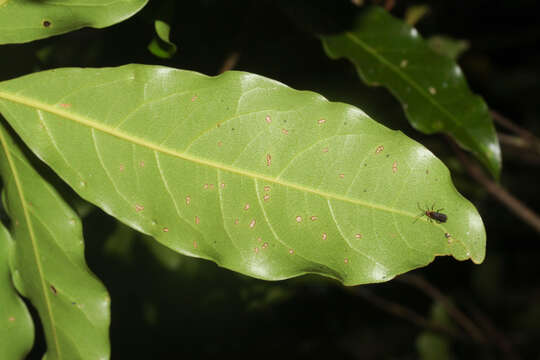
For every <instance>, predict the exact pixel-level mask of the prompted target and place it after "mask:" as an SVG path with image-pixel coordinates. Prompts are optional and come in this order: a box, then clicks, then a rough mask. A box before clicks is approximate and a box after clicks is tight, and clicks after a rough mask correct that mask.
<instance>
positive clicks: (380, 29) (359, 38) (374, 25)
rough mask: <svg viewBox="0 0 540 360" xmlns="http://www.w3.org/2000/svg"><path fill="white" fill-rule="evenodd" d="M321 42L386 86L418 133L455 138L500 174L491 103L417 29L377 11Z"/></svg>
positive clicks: (367, 77)
mask: <svg viewBox="0 0 540 360" xmlns="http://www.w3.org/2000/svg"><path fill="white" fill-rule="evenodd" d="M322 42H323V46H324V49H325V51H326V53H327V54H328V56H330V57H331V58H333V59H337V58H341V57H346V58H347V59H349V60H350V61H352V62H353V63H354V65H355V66H356V69H357V71H358V74H359V75H360V77H361V78H362V79H363V80H364V81H365V82H366V83H368V84H370V85H379V84H381V85H383V86H385V87H387V88H388V89H389V90H390V91H391V92H392V93H393V94H394V95H395V96H396V97H397V98H398V99H399V101H400V102H401V103H402V105H403V108H404V110H405V114H406V115H407V118H408V119H409V121H410V123H411V124H412V126H414V127H415V128H416V129H417V130H419V131H421V132H423V133H426V134H433V133H439V132H444V133H448V134H450V135H451V136H452V137H454V139H455V140H456V141H457V142H458V143H459V144H460V145H461V146H462V147H463V148H465V149H468V150H470V151H471V152H472V153H473V154H474V155H475V156H476V157H477V158H478V159H479V160H480V161H481V162H482V163H483V164H484V165H485V166H486V167H487V168H488V169H489V170H490V172H491V173H492V174H493V175H494V176H495V177H498V176H499V174H500V171H501V153H500V148H499V142H498V140H497V136H496V134H495V129H494V127H493V123H492V120H491V117H490V115H489V112H488V107H487V105H486V104H485V102H484V101H483V100H482V98H481V97H479V96H477V95H474V94H473V93H472V92H471V91H470V89H469V88H468V86H467V83H466V81H465V78H464V76H463V73H462V72H461V69H460V68H459V66H458V65H457V64H456V63H455V62H454V61H452V60H451V59H449V58H447V57H445V56H441V55H438V54H436V53H435V52H433V50H431V48H430V47H429V45H428V44H427V43H426V41H424V40H423V39H422V38H421V37H420V35H419V34H418V32H417V31H416V29H414V28H411V27H410V26H409V25H407V24H406V23H404V22H402V21H400V20H398V19H395V18H393V17H392V16H391V15H390V14H388V13H387V12H386V11H384V10H383V9H381V8H378V7H373V8H370V9H368V10H367V11H365V12H364V13H362V14H361V15H360V16H359V17H358V18H357V20H356V23H355V25H354V28H353V29H352V30H351V31H349V32H345V33H342V34H339V35H333V36H323V37H322Z"/></svg>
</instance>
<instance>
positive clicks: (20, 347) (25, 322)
mask: <svg viewBox="0 0 540 360" xmlns="http://www.w3.org/2000/svg"><path fill="white" fill-rule="evenodd" d="M12 245H13V244H12V240H11V236H10V235H9V232H8V231H7V229H6V228H5V227H4V225H2V224H0V359H6V360H17V359H24V357H25V356H26V354H28V352H29V351H30V349H31V348H32V343H33V342H34V326H33V323H32V318H31V317H30V314H29V312H28V310H27V309H26V305H25V304H24V302H23V301H22V299H21V298H20V297H19V295H18V294H17V291H16V290H15V288H14V286H13V284H12V282H11V271H10V269H9V254H10V252H11V250H10V248H11V246H12Z"/></svg>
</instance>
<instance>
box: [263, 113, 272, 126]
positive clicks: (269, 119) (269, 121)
mask: <svg viewBox="0 0 540 360" xmlns="http://www.w3.org/2000/svg"><path fill="white" fill-rule="evenodd" d="M265 120H266V122H267V123H269V124H270V123H271V122H272V118H271V117H270V115H266V118H265Z"/></svg>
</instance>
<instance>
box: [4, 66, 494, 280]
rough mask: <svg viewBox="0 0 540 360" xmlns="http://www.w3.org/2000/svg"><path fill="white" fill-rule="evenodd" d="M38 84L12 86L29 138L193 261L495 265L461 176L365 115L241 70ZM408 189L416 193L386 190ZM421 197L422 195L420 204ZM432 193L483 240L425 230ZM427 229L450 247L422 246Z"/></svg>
mask: <svg viewBox="0 0 540 360" xmlns="http://www.w3.org/2000/svg"><path fill="white" fill-rule="evenodd" d="M38 78H39V79H40V80H39V81H37V79H38ZM35 79H36V81H33V80H32V76H28V77H25V78H22V79H19V81H11V82H5V83H3V84H0V110H2V111H6V109H10V112H14V113H13V116H8V121H10V123H11V124H12V126H13V127H14V128H15V129H16V131H17V132H18V133H19V134H20V135H21V136H22V137H23V139H24V140H25V141H27V142H28V144H29V146H30V147H31V148H32V149H33V150H34V151H36V153H37V154H38V156H39V157H40V158H42V159H44V160H45V161H47V163H48V164H49V165H51V166H52V167H53V169H55V170H56V171H57V172H58V173H59V175H60V176H61V177H63V178H64V179H65V180H66V181H67V182H68V183H69V184H70V185H71V186H72V187H73V188H74V189H75V190H76V191H77V192H79V194H80V195H81V196H83V197H85V198H86V199H88V200H89V201H91V202H93V203H95V204H97V205H98V206H100V207H102V208H103V209H104V210H105V211H106V212H108V213H110V214H112V215H113V216H115V217H117V218H119V219H120V220H122V221H123V222H124V223H126V224H128V225H129V226H131V227H133V228H135V229H137V230H139V231H142V232H144V233H146V234H149V235H152V236H154V237H155V238H156V239H158V240H159V241H160V242H162V243H163V244H165V245H167V246H168V247H170V248H172V249H174V250H176V251H178V252H181V253H184V254H187V255H190V256H196V257H202V258H206V259H211V260H213V261H215V262H217V263H218V264H220V265H221V266H224V267H227V268H230V269H233V270H235V271H239V272H242V273H244V274H248V275H250V276H254V277H258V278H264V279H272V280H278V279H284V278H288V277H292V276H298V275H301V274H304V273H307V272H311V273H319V274H323V275H325V276H330V277H333V278H337V279H339V280H341V281H343V282H344V283H346V284H357V283H366V282H372V281H384V280H388V279H390V278H391V277H393V276H394V275H396V274H397V273H400V272H404V271H408V270H410V269H411V268H414V267H417V266H421V265H425V264H427V263H429V262H430V261H432V259H433V257H434V256H435V255H439V254H452V255H453V256H455V257H457V258H459V259H465V258H469V257H472V258H473V260H474V261H475V262H481V261H482V259H483V252H484V250H483V246H484V241H485V233H484V231H483V225H482V224H481V220H480V218H479V217H478V215H477V213H476V210H474V207H472V205H470V203H468V202H467V201H466V200H464V199H463V198H462V197H461V196H460V195H459V194H458V193H457V192H456V191H455V188H454V187H453V186H452V185H451V180H450V177H449V173H448V170H447V169H446V168H445V167H444V166H443V165H442V163H440V161H439V160H437V159H436V158H434V157H433V155H432V154H431V153H429V151H427V150H426V149H424V148H423V147H421V146H420V145H418V144H416V143H414V142H413V141H411V140H410V139H408V138H406V137H405V136H404V135H403V134H401V133H399V132H394V131H391V130H388V129H386V128H384V127H383V126H381V125H379V124H377V123H375V122H374V121H372V120H371V119H369V118H368V117H367V116H366V115H365V114H364V113H363V112H361V111H360V110H358V109H356V108H354V107H352V106H349V105H346V104H340V103H330V102H328V101H327V100H326V99H324V98H323V97H321V96H320V95H317V94H314V93H310V92H300V91H296V90H292V89H290V88H288V87H286V86H284V85H283V84H280V83H278V82H275V81H272V80H269V79H266V78H263V77H259V76H256V75H253V74H247V73H241V72H228V73H224V74H222V75H220V76H218V77H215V78H210V77H206V76H203V75H200V74H197V73H193V72H189V71H180V70H173V69H170V68H163V67H154V66H142V65H129V66H124V67H120V68H111V69H86V70H85V69H63V70H58V71H55V72H44V73H41V74H40V75H38V76H37V77H35ZM67 79H69V81H67ZM29 84H33V85H32V86H31V89H30V88H29V87H28V85H29ZM40 84H43V85H44V86H45V87H47V88H48V89H49V90H51V89H54V91H49V92H46V91H43V89H39V87H40ZM2 85H4V86H2ZM23 89H24V90H23ZM26 89H29V90H26ZM2 99H3V100H2ZM96 103H98V104H99V106H92V105H95V104H96ZM6 113H7V112H6ZM25 118H26V119H34V120H35V121H33V122H32V121H30V122H29V121H23V119H25ZM30 134H32V135H30ZM75 143H76V144H77V146H76V148H74V144H75ZM68 149H69V151H68ZM384 154H387V155H384ZM360 155H361V159H362V160H361V162H360V166H358V165H357V161H358V158H357V156H360ZM368 164H369V166H368ZM398 164H399V165H398ZM409 165H410V166H409ZM411 166H413V167H412V168H411ZM414 167H421V168H422V170H428V169H429V171H428V172H431V175H430V176H431V177H430V176H427V175H425V174H424V173H420V175H418V174H417V173H414V172H413V170H414ZM398 169H399V170H398ZM411 169H412V170H411ZM402 173H403V175H401V174H402ZM402 176H404V177H405V180H401V179H403V178H402ZM409 177H411V178H413V180H414V182H412V183H411V182H410V181H408V180H407V178H409ZM424 178H426V179H424ZM97 179H99V182H96V181H97ZM439 181H440V182H441V183H442V184H443V185H441V186H439V185H438V184H439V183H438V182H439ZM416 183H418V184H422V186H423V188H419V187H414V184H416ZM411 185H412V186H413V188H412V189H411ZM364 187H365V190H366V192H363V190H364ZM394 188H396V191H397V193H399V194H401V195H402V198H401V199H399V196H397V197H394V196H395V194H394V193H393V192H392V191H385V189H386V190H388V189H394ZM368 189H369V192H368V191H367V190H368ZM380 189H382V190H380ZM435 189H436V190H435ZM431 190H433V191H434V192H435V193H436V196H435V197H431V196H430V191H431ZM409 192H414V193H415V194H416V195H419V196H420V197H418V199H415V200H414V203H411V201H410V198H409V195H408V193H409ZM404 194H405V196H407V198H406V199H404V198H403V195H404ZM427 196H430V198H431V199H435V200H437V199H438V200H441V199H443V198H444V197H445V196H448V197H449V198H450V199H451V200H452V201H454V202H455V204H454V205H452V211H454V213H455V214H453V217H455V218H456V220H457V217H459V218H462V217H463V216H464V215H465V214H467V217H468V218H467V217H466V218H467V219H472V220H473V221H469V220H467V221H466V222H465V227H466V228H467V230H468V231H471V230H472V233H473V235H472V236H469V237H468V239H465V237H462V236H461V235H462V234H463V235H464V233H463V230H464V228H463V226H464V224H458V222H457V221H456V222H452V224H449V225H448V228H445V227H444V225H441V224H439V225H436V226H435V225H433V224H429V223H427V222H426V221H425V219H422V221H420V222H419V224H421V225H420V226H418V225H417V226H414V227H413V226H411V223H412V221H413V220H414V219H415V218H416V217H417V215H418V210H417V209H416V201H417V200H422V202H423V201H424V199H425V198H426V197H427ZM398 201H399V203H398ZM447 202H450V200H447V201H446V203H447ZM459 208H462V209H465V210H458V209H459ZM460 213H462V215H459V214H460ZM351 214H352V215H351ZM388 223H390V224H391V225H392V229H391V230H392V231H390V230H389V229H388V227H387V226H386V225H387V224H388ZM473 223H474V224H473ZM426 225H428V226H426ZM450 225H451V226H450ZM473 225H474V226H476V227H474V228H472V229H471V226H473ZM445 229H446V231H451V232H453V236H454V237H455V239H456V241H454V242H452V243H448V242H447V238H445V237H444V231H445ZM399 231H403V233H402V234H401V235H400V234H399ZM423 231H425V232H426V233H427V234H428V235H427V236H428V238H429V236H434V235H435V234H437V235H435V236H437V238H438V239H439V241H431V242H426V243H423V242H421V241H417V240H413V241H412V243H407V241H408V238H409V237H411V238H414V236H412V234H415V236H420V238H425V237H426V235H425V234H424V235H422V232H423ZM392 236H393V238H392ZM404 237H405V238H407V239H405V240H404ZM440 240H442V241H440ZM458 240H459V241H458ZM399 249H402V250H404V251H406V252H407V256H406V257H403V256H400V254H399Z"/></svg>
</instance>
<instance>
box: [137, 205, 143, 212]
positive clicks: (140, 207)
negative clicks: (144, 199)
mask: <svg viewBox="0 0 540 360" xmlns="http://www.w3.org/2000/svg"><path fill="white" fill-rule="evenodd" d="M143 210H144V206H142V205H139V204H135V211H136V212H139V211H143Z"/></svg>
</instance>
